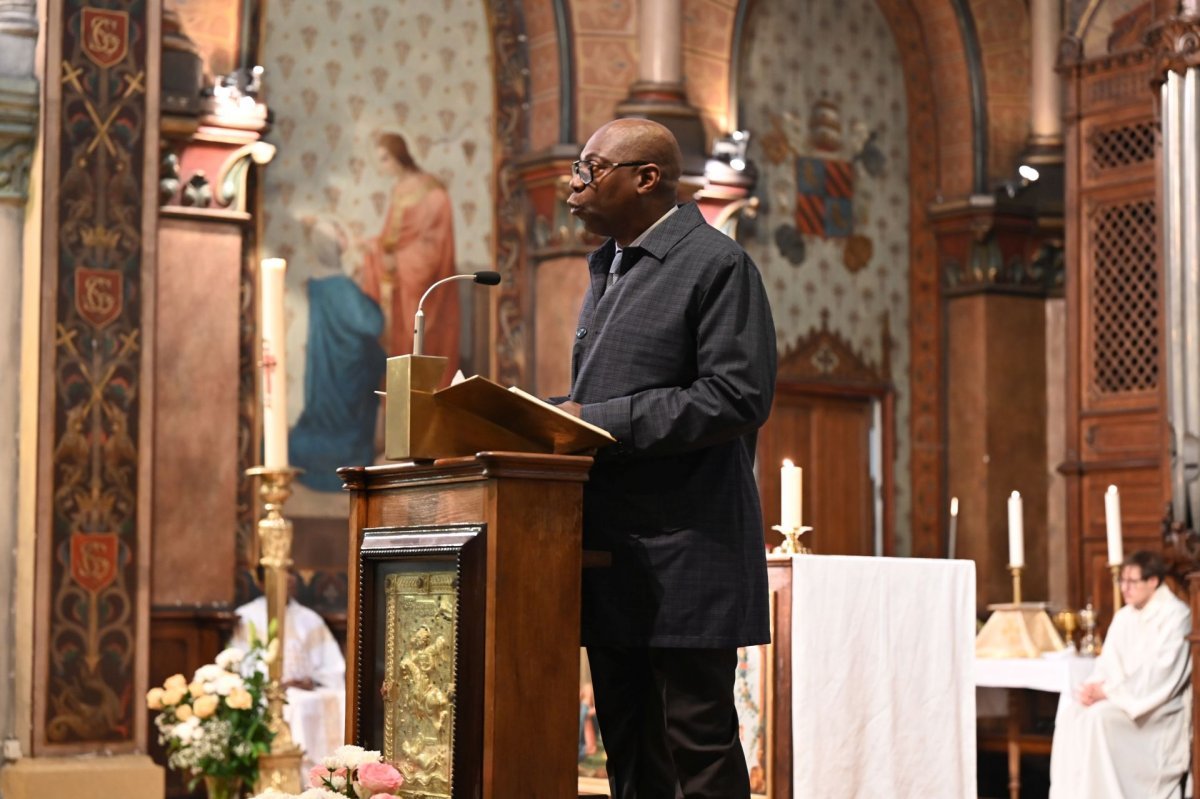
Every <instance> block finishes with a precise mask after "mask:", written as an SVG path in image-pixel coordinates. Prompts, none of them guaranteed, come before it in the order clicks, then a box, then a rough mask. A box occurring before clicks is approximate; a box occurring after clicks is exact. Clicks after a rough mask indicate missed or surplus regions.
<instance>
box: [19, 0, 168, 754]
mask: <svg viewBox="0 0 1200 799" xmlns="http://www.w3.org/2000/svg"><path fill="white" fill-rule="evenodd" d="M108 5H109V6H110V7H108V8H103V9H100V8H94V7H91V6H89V5H86V4H85V3H83V2H79V1H78V0H75V1H74V2H72V1H71V0H68V1H67V2H65V3H63V6H62V17H61V19H62V23H63V24H62V30H61V32H60V34H61V36H62V63H61V64H59V65H56V66H55V73H56V74H55V75H54V77H55V78H57V79H59V80H60V81H61V83H62V95H63V101H62V102H63V109H62V117H61V128H60V130H59V131H58V135H57V137H56V140H57V141H58V143H59V151H58V170H57V171H58V185H57V186H55V187H54V188H55V189H56V192H57V197H58V204H57V208H56V209H55V210H56V213H57V215H58V223H59V231H60V232H59V236H58V242H57V251H58V260H57V264H56V265H55V264H51V263H48V266H47V268H48V269H49V268H54V267H55V266H56V267H57V274H56V275H54V276H51V277H48V278H47V279H49V280H51V281H54V280H57V284H58V291H57V294H56V297H57V300H56V305H55V307H54V309H53V311H52V313H53V315H54V341H53V345H54V349H53V355H51V356H49V357H50V358H51V361H50V362H49V363H48V364H46V365H45V367H44V368H45V370H46V371H47V372H48V373H50V374H52V375H53V380H54V389H53V390H54V397H53V401H54V408H55V409H54V430H53V441H54V444H53V488H52V491H53V494H52V501H51V497H46V498H43V502H47V504H50V505H52V508H53V510H52V513H53V519H52V527H51V530H50V534H49V539H50V540H49V588H48V594H49V596H48V600H49V602H48V604H47V605H45V606H44V607H43V610H44V612H45V613H46V614H48V615H49V617H50V618H49V625H48V628H47V631H46V635H47V637H48V641H47V642H46V648H45V650H44V659H43V661H42V664H43V677H44V678H45V680H46V688H45V692H44V694H41V693H39V695H38V700H37V701H38V702H39V703H40V704H41V705H42V707H41V709H40V713H39V716H40V718H39V720H38V722H36V724H37V728H38V730H39V731H40V735H39V736H38V740H37V741H36V742H35V748H37V749H40V748H41V747H42V745H43V741H44V743H45V744H46V745H48V747H49V748H55V747H60V746H62V747H71V746H72V745H83V744H87V745H96V744H99V743H102V742H103V743H105V744H107V745H109V746H115V748H116V749H122V748H123V746H122V744H126V743H128V744H132V743H133V742H134V741H135V738H136V735H137V729H136V728H137V724H136V722H135V714H137V713H140V712H141V704H140V700H139V697H140V695H141V692H140V691H139V690H137V685H136V684H135V681H136V675H135V663H136V662H137V654H136V651H135V650H136V646H135V644H136V641H137V636H138V629H137V623H138V614H137V612H136V611H137V595H138V578H137V575H138V571H139V569H143V568H144V564H141V563H139V560H138V558H139V552H140V551H141V547H139V543H138V532H139V530H138V528H139V522H138V515H137V508H138V446H139V441H140V439H141V436H140V429H139V424H138V422H139V412H140V409H141V402H140V395H141V383H142V370H141V363H142V352H141V347H142V335H141V334H142V330H141V327H142V324H141V323H142V318H141V317H142V280H141V270H142V229H141V227H142V203H143V196H142V182H141V177H140V176H141V174H142V163H143V157H142V153H143V148H144V146H145V145H144V142H145V131H146V6H145V4H144V3H142V2H140V1H139V0H134V1H133V2H123V3H120V2H119V3H112V4H108ZM51 157H53V156H51ZM48 343H49V342H47V344H48Z"/></svg>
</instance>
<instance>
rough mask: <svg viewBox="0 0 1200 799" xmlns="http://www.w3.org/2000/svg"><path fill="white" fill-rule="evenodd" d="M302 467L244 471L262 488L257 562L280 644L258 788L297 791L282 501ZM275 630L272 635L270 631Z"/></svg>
mask: <svg viewBox="0 0 1200 799" xmlns="http://www.w3.org/2000/svg"><path fill="white" fill-rule="evenodd" d="M300 473H301V470H300V469H293V468H291V467H290V466H287V467H282V468H275V467H266V466H255V467H253V468H251V469H247V470H246V476H248V477H258V478H260V483H259V487H258V494H259V496H260V497H261V498H262V501H263V507H264V509H265V510H266V515H265V516H263V517H262V518H261V519H259V520H258V544H259V559H258V562H259V565H261V566H262V567H263V574H264V578H263V582H264V585H263V593H265V594H266V597H267V624H268V629H267V631H266V635H267V636H268V637H269V638H270V637H273V638H274V639H275V640H276V641H277V643H276V646H277V647H278V650H277V652H278V653H277V654H276V656H275V658H274V659H273V660H272V661H271V662H270V663H269V664H268V666H267V677H268V682H267V727H268V728H269V729H270V730H271V731H272V732H273V733H275V737H274V738H273V739H272V740H271V751H270V753H269V754H265V755H261V756H260V757H259V759H258V783H257V784H256V785H255V790H256V791H257V792H260V793H261V792H262V791H265V790H266V789H267V788H274V789H275V790H277V791H284V792H288V793H292V792H299V791H300V790H301V789H302V788H301V784H300V760H301V757H302V756H303V754H304V752H303V750H301V749H300V747H299V746H297V745H296V743H295V741H293V740H292V730H291V728H290V727H289V726H288V723H287V721H285V720H284V718H283V705H284V701H285V698H286V691H285V689H284V688H283V685H282V682H283V658H284V652H285V651H286V643H287V642H286V640H285V638H286V629H287V624H286V622H287V618H286V614H287V603H288V569H290V568H291V565H292V523H291V522H290V521H289V520H288V519H286V518H284V516H283V504H284V503H285V502H287V499H288V497H290V496H291V495H292V480H294V479H295V478H296V475H298V474H300ZM272 632H273V633H274V635H273V636H272Z"/></svg>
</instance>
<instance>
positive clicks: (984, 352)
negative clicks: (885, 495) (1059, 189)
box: [931, 196, 1062, 610]
mask: <svg viewBox="0 0 1200 799" xmlns="http://www.w3.org/2000/svg"><path fill="white" fill-rule="evenodd" d="M931 218H932V221H933V226H934V231H935V235H936V236H937V242H938V259H939V263H940V266H941V271H942V278H943V281H944V286H945V289H944V296H945V297H946V305H945V320H946V321H945V330H946V342H947V343H946V356H945V357H946V367H945V368H946V397H947V399H946V406H947V407H946V418H947V429H946V439H947V441H948V444H947V454H946V474H947V483H948V485H947V488H948V491H947V494H948V496H947V497H946V501H949V497H950V496H954V497H958V499H959V515H958V530H957V547H956V553H955V554H956V555H957V557H960V558H966V559H968V560H974V561H975V563H976V568H977V570H978V576H977V579H976V587H977V588H976V601H977V603H978V606H979V609H980V610H982V609H983V608H984V607H986V606H987V605H988V604H990V603H995V602H1009V601H1011V599H1012V583H1011V578H1010V576H1009V573H1008V571H1007V569H1006V566H1007V565H1008V515H1007V499H1008V496H1009V494H1010V493H1011V492H1012V491H1020V492H1021V496H1022V498H1023V500H1024V507H1025V518H1024V522H1025V560H1026V568H1025V573H1024V580H1023V587H1024V596H1025V598H1026V599H1027V600H1029V601H1043V600H1046V599H1047V598H1048V591H1049V588H1050V581H1049V580H1048V576H1049V575H1048V566H1049V565H1050V563H1051V558H1052V554H1053V550H1054V547H1053V546H1052V545H1051V542H1052V539H1053V537H1054V536H1055V535H1061V530H1059V531H1056V530H1053V529H1052V528H1051V525H1050V523H1049V513H1048V500H1049V496H1048V481H1047V479H1046V471H1047V447H1048V443H1049V437H1048V422H1047V411H1048V407H1047V406H1048V394H1047V390H1046V389H1047V379H1048V370H1047V363H1046V352H1047V349H1048V347H1049V346H1051V345H1050V344H1049V343H1048V342H1047V339H1046V336H1047V311H1046V303H1047V297H1048V296H1050V295H1053V294H1054V293H1055V291H1056V290H1059V289H1060V288H1061V279H1062V263H1061V259H1056V258H1054V257H1053V255H1047V254H1045V252H1044V250H1045V248H1044V244H1043V242H1044V239H1043V237H1044V236H1045V232H1044V230H1045V223H1044V221H1042V220H1039V217H1038V215H1037V214H1036V213H1035V212H1034V211H1033V209H1030V208H1027V207H1023V206H1021V205H1018V204H1012V205H1006V204H1005V203H1004V202H1003V201H1002V200H1000V199H994V198H992V197H989V196H982V197H976V198H972V200H970V201H964V202H959V203H953V204H951V203H947V204H943V205H940V206H937V207H935V208H934V209H933V211H932V213H931ZM1060 348H1061V346H1060Z"/></svg>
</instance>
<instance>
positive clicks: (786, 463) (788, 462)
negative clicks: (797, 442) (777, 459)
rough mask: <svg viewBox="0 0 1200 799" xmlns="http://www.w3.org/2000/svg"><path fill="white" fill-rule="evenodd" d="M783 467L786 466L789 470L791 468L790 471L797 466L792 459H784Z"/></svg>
mask: <svg viewBox="0 0 1200 799" xmlns="http://www.w3.org/2000/svg"><path fill="white" fill-rule="evenodd" d="M783 465H784V466H786V467H787V468H789V469H790V468H792V467H793V466H795V465H796V464H794V463H792V459H791V458H784V459H783Z"/></svg>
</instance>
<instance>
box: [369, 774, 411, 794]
mask: <svg viewBox="0 0 1200 799" xmlns="http://www.w3.org/2000/svg"><path fill="white" fill-rule="evenodd" d="M400 779H401V780H402V781H403V779H404V778H403V777H401V778H400ZM371 799H396V794H394V793H375V794H371Z"/></svg>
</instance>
